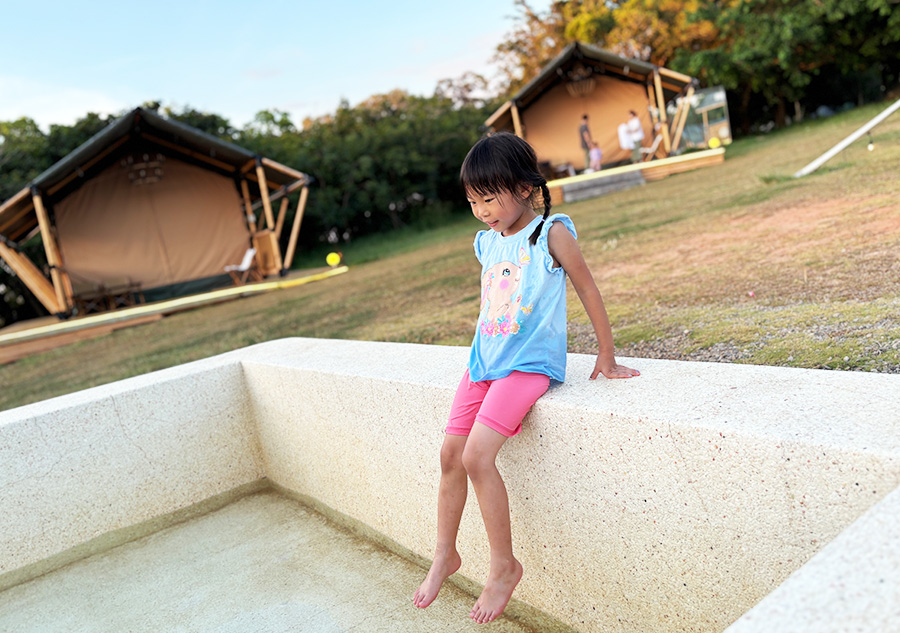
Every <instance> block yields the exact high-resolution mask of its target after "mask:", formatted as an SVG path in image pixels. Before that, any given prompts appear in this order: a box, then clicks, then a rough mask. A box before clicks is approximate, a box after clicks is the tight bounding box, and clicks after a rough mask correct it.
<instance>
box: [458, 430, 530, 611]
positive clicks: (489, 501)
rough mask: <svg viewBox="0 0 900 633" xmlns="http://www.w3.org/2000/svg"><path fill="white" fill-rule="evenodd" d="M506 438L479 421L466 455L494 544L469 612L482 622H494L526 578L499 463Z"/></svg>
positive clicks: (473, 483) (467, 467) (467, 465)
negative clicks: (514, 548) (515, 544)
mask: <svg viewBox="0 0 900 633" xmlns="http://www.w3.org/2000/svg"><path fill="white" fill-rule="evenodd" d="M506 440H507V438H506V436H504V435H502V434H500V433H498V432H497V431H495V430H493V429H491V428H489V427H487V426H485V425H483V424H481V423H477V422H476V424H475V426H474V427H472V432H471V434H470V435H469V439H468V441H467V442H466V445H465V450H464V451H463V456H462V461H463V465H464V466H465V468H466V472H467V473H468V475H469V478H470V479H471V480H472V486H473V487H474V488H475V495H476V496H477V497H478V505H479V507H480V508H481V517H482V519H484V528H485V530H486V531H487V536H488V543H489V544H490V547H491V570H490V572H489V574H488V578H487V581H486V582H485V583H484V590H483V591H482V592H481V596H479V598H478V601H477V602H476V603H475V606H474V607H472V612H471V613H470V614H469V617H471V618H472V619H473V620H475V621H476V622H478V623H479V624H481V623H484V622H490V621H492V620H494V619H495V618H497V617H498V616H499V615H500V614H501V613H503V609H505V608H506V605H507V603H508V602H509V599H510V597H511V596H512V593H513V591H514V590H515V588H516V585H517V584H519V580H520V579H521V578H522V565H521V564H520V563H519V561H517V560H516V559H515V557H514V556H513V551H512V534H511V532H510V524H509V497H508V496H507V493H506V486H505V485H504V483H503V479H502V477H500V472H499V471H498V470H497V466H496V458H497V453H498V452H499V451H500V447H502V446H503V443H504V442H506Z"/></svg>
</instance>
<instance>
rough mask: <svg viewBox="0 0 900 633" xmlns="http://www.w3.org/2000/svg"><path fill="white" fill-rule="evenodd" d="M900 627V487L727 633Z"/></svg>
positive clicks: (843, 632) (864, 632) (867, 632)
mask: <svg viewBox="0 0 900 633" xmlns="http://www.w3.org/2000/svg"><path fill="white" fill-rule="evenodd" d="M795 631H815V632H816V633H874V632H875V631H879V632H881V631H884V632H885V633H886V632H887V631H900V489H897V490H895V491H894V492H892V493H891V494H889V495H888V496H887V497H886V498H885V499H883V500H881V501H880V502H879V503H878V504H877V505H875V507H873V508H872V509H871V510H869V511H868V512H866V513H865V514H864V515H863V516H862V517H860V518H859V519H858V520H857V521H856V522H854V523H853V525H851V526H850V527H849V528H847V529H846V530H844V531H843V532H842V533H841V534H840V536H838V537H837V538H836V539H834V540H833V541H832V542H831V543H829V544H828V545H826V546H825V547H824V548H823V549H822V551H821V552H819V553H818V554H816V555H815V556H814V557H813V559H812V560H810V561H809V562H808V563H807V564H806V565H804V566H803V567H801V568H800V569H799V570H797V571H796V572H795V573H794V574H792V575H791V577H790V578H788V580H787V581H786V582H784V583H783V584H782V585H781V586H779V587H778V588H777V589H776V590H775V591H773V592H772V593H770V594H769V595H768V596H766V597H765V598H764V599H763V600H762V602H760V603H759V604H758V605H756V606H755V607H754V608H753V609H751V610H750V611H748V612H747V613H746V614H744V616H743V617H741V618H740V619H739V620H738V621H737V622H735V623H734V624H733V625H731V626H730V627H729V628H728V629H727V631H726V633H794V632H795Z"/></svg>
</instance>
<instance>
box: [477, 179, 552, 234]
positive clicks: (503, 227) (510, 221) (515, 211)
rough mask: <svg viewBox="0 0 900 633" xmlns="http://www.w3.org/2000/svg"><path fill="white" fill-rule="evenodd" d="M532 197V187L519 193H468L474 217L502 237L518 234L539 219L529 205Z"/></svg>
mask: <svg viewBox="0 0 900 633" xmlns="http://www.w3.org/2000/svg"><path fill="white" fill-rule="evenodd" d="M530 196H531V185H523V186H522V187H521V189H520V190H519V192H518V193H515V192H512V191H503V192H501V193H497V194H494V193H489V194H487V195H484V196H481V195H478V194H477V193H475V192H474V191H468V192H467V195H466V197H467V198H468V199H469V204H470V205H472V213H473V215H474V216H475V217H476V218H478V219H479V220H481V221H482V222H484V223H485V224H487V225H488V226H489V227H491V228H492V229H493V230H494V231H497V232H498V233H500V234H502V235H513V234H515V233H518V232H519V231H521V230H522V229H524V228H525V227H526V226H528V224H529V223H530V222H531V221H532V220H533V219H534V218H535V217H537V214H536V213H535V212H534V210H533V209H532V208H531V204H530V203H529V199H530Z"/></svg>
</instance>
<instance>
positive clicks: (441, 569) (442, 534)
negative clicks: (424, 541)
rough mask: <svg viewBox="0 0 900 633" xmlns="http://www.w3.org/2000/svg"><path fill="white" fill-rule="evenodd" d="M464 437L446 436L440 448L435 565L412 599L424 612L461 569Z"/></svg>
mask: <svg viewBox="0 0 900 633" xmlns="http://www.w3.org/2000/svg"><path fill="white" fill-rule="evenodd" d="M465 446H466V436H465V435H449V434H448V435H445V436H444V444H443V446H441V485H440V490H439V492H438V534H437V545H436V546H435V551H434V561H433V562H432V563H431V569H429V570H428V575H427V576H425V580H424V581H423V582H422V585H421V586H420V587H419V589H418V590H417V591H416V593H415V595H414V596H413V604H414V605H416V606H417V607H419V608H422V609H424V608H425V607H427V606H428V605H430V604H431V603H432V602H433V601H434V599H435V598H437V595H438V592H439V591H440V590H441V585H443V584H444V580H446V579H447V577H448V576H450V575H451V574H454V573H456V570H457V569H459V566H460V563H461V561H460V558H459V553H458V552H457V551H456V535H457V533H458V532H459V521H460V519H461V518H462V512H463V508H464V507H465V505H466V495H467V493H468V482H467V481H466V469H465V468H464V467H463V462H462V456H463V449H464V448H465Z"/></svg>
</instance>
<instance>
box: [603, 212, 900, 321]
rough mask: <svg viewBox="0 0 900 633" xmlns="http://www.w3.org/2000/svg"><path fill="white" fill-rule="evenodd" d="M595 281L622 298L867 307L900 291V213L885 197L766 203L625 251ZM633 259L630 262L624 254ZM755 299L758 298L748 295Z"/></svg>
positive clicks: (691, 225)
mask: <svg viewBox="0 0 900 633" xmlns="http://www.w3.org/2000/svg"><path fill="white" fill-rule="evenodd" d="M623 246H625V248H623V249H621V250H620V253H619V255H620V257H619V258H618V259H616V258H611V257H606V258H604V259H605V260H606V261H604V262H603V263H602V264H600V270H602V273H601V274H600V275H598V281H600V282H601V286H602V287H609V288H614V289H616V290H615V292H616V294H617V295H620V292H621V295H624V296H621V295H620V296H619V297H618V298H619V299H623V300H626V301H627V300H628V298H629V295H632V296H633V297H636V296H646V292H647V285H648V284H650V285H652V288H653V294H654V295H656V296H657V298H658V299H659V300H661V301H673V302H676V303H687V304H695V303H698V302H700V303H703V302H708V301H712V300H721V299H723V298H731V299H738V298H744V297H749V296H752V297H755V298H757V299H758V300H766V301H776V302H785V301H797V300H836V299H842V300H846V299H858V300H867V299H871V298H875V297H880V296H891V295H895V294H898V293H900V257H898V253H900V205H898V204H897V203H896V202H895V201H893V200H887V199H886V198H885V197H869V198H865V197H858V198H852V197H848V198H843V199H836V200H828V201H824V202H823V201H811V202H810V203H808V204H795V205H790V206H772V205H769V204H767V205H759V206H756V207H751V208H750V209H748V210H747V212H745V213H742V214H741V215H739V216H736V217H730V218H729V217H725V218H719V219H717V220H714V221H713V222H712V224H710V221H709V220H706V221H704V220H696V221H689V222H685V223H683V224H682V225H681V226H679V227H677V228H675V227H669V228H668V229H667V230H666V231H664V232H663V231H661V232H659V233H658V234H657V235H653V236H647V237H645V238H643V239H638V240H634V241H633V243H632V244H631V245H630V247H629V246H628V245H623ZM626 253H627V254H626ZM751 293H752V295H751Z"/></svg>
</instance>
